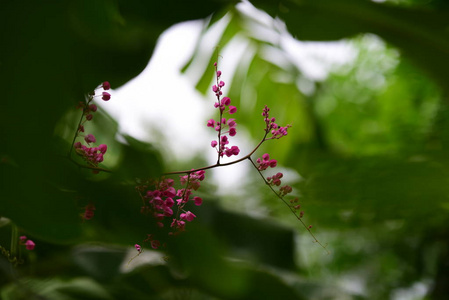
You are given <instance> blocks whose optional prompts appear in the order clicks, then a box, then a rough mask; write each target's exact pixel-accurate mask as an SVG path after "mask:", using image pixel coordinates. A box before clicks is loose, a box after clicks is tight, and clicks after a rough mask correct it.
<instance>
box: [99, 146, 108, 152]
mask: <svg viewBox="0 0 449 300" xmlns="http://www.w3.org/2000/svg"><path fill="white" fill-rule="evenodd" d="M98 150H99V151H100V152H101V153H103V154H105V153H106V150H108V145H105V144H101V145H100V146H98Z"/></svg>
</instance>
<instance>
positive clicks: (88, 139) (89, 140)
mask: <svg viewBox="0 0 449 300" xmlns="http://www.w3.org/2000/svg"><path fill="white" fill-rule="evenodd" d="M84 140H85V141H86V143H88V144H90V143H95V142H96V141H97V140H96V139H95V136H94V135H93V134H90V133H89V134H88V135H86V136H85V137H84Z"/></svg>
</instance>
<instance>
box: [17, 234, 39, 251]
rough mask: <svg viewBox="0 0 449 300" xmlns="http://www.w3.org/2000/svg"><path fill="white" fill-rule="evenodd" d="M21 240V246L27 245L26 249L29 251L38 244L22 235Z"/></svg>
mask: <svg viewBox="0 0 449 300" xmlns="http://www.w3.org/2000/svg"><path fill="white" fill-rule="evenodd" d="M19 239H20V244H21V245H25V248H26V249H27V250H33V249H34V247H35V246H36V244H35V243H34V242H33V241H32V240H29V239H28V238H27V237H26V236H24V235H22V236H21V237H19Z"/></svg>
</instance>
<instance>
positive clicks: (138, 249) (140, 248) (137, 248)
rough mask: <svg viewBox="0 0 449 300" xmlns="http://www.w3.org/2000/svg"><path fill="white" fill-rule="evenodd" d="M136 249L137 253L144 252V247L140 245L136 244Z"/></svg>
mask: <svg viewBox="0 0 449 300" xmlns="http://www.w3.org/2000/svg"><path fill="white" fill-rule="evenodd" d="M134 248H136V250H137V252H142V247H140V245H139V244H135V245H134Z"/></svg>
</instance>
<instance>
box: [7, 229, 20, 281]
mask: <svg viewBox="0 0 449 300" xmlns="http://www.w3.org/2000/svg"><path fill="white" fill-rule="evenodd" d="M18 245H19V230H18V229H17V225H16V224H14V223H12V222H11V252H10V257H11V259H9V258H8V260H9V261H10V262H11V265H10V266H11V274H13V272H14V269H13V268H14V267H15V266H17V263H18V258H17V252H18V251H17V246H18Z"/></svg>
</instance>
